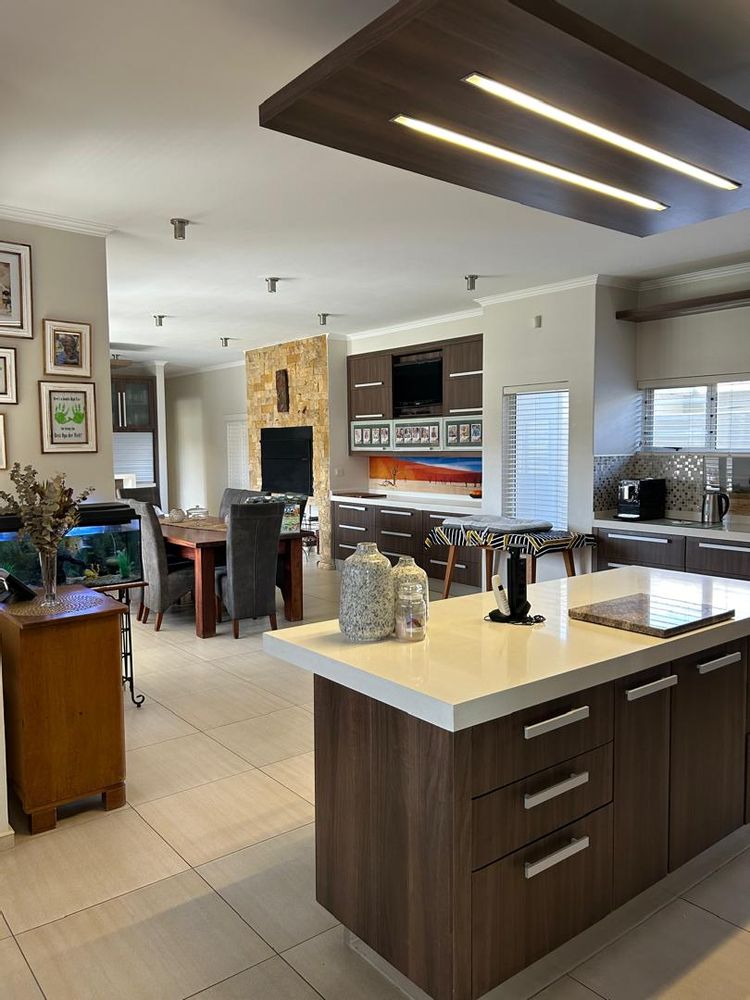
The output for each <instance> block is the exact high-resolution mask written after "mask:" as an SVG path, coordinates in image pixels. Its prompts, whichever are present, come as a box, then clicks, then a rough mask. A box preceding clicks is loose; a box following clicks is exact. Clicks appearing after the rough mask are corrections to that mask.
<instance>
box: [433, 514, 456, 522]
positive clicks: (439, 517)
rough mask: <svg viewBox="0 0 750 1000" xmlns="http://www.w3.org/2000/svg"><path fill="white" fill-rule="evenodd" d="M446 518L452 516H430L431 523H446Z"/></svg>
mask: <svg viewBox="0 0 750 1000" xmlns="http://www.w3.org/2000/svg"><path fill="white" fill-rule="evenodd" d="M446 517H452V515H451V514H430V520H431V521H444V520H445V519H446Z"/></svg>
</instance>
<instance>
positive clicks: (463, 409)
mask: <svg viewBox="0 0 750 1000" xmlns="http://www.w3.org/2000/svg"><path fill="white" fill-rule="evenodd" d="M481 412H482V407H481V406H453V407H451V409H450V410H448V413H481Z"/></svg>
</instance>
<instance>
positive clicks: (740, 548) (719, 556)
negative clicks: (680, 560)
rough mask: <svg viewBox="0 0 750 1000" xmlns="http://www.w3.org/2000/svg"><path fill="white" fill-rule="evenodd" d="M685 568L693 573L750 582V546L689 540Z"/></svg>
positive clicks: (705, 540)
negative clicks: (737, 578) (730, 577)
mask: <svg viewBox="0 0 750 1000" xmlns="http://www.w3.org/2000/svg"><path fill="white" fill-rule="evenodd" d="M685 568H686V569H687V570H689V571H690V572H691V573H706V574H708V575H709V576H711V575H715V576H733V577H739V578H740V579H743V580H750V545H743V544H742V542H722V541H718V540H717V541H714V540H713V539H709V538H688V539H687V547H686V552H685Z"/></svg>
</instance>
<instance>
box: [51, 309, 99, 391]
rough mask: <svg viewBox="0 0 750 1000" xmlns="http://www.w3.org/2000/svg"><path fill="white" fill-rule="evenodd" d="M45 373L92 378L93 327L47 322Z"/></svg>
mask: <svg viewBox="0 0 750 1000" xmlns="http://www.w3.org/2000/svg"><path fill="white" fill-rule="evenodd" d="M44 374H45V375H66V376H72V377H74V378H91V324H90V323H68V322H65V321H64V320H57V319H45V321H44Z"/></svg>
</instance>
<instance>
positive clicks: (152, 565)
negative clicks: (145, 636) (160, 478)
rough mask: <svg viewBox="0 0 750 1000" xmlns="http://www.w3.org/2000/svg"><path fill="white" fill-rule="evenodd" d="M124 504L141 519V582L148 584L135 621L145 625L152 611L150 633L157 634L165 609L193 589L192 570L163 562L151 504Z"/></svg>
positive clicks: (163, 550)
mask: <svg viewBox="0 0 750 1000" xmlns="http://www.w3.org/2000/svg"><path fill="white" fill-rule="evenodd" d="M128 502H129V503H130V506H131V507H132V508H133V510H134V511H135V512H136V514H138V516H139V517H140V519H141V556H142V560H143V579H144V580H145V582H146V583H147V584H148V587H147V588H146V590H145V592H144V596H143V602H144V604H145V606H144V609H143V614H142V615H141V614H139V619H140V621H142V622H143V624H144V625H146V624H147V623H148V616H149V614H150V612H151V611H155V612H156V623H155V625H154V631H156V632H158V631H159V629H160V628H161V623H162V619H163V617H164V612H165V611H166V610H167V608H171V606H172V605H173V604H176V603H177V601H179V599H180V598H181V597H182V596H183V595H184V594H188V593H190V591H192V590H194V589H195V567H194V566H193V564H192V563H191V562H188V561H185V562H170V561H169V560H168V559H167V546H166V543H165V541H164V536H163V535H162V533H161V525H160V524H159V519H158V518H157V516H156V512H155V511H154V507H153V504H150V503H144V502H142V501H140V500H129V501H128Z"/></svg>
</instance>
